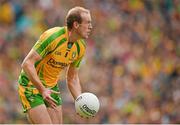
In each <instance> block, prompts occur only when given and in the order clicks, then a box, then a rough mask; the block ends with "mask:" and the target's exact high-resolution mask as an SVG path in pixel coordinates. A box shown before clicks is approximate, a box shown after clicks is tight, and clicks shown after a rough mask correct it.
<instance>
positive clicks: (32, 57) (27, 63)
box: [21, 49, 59, 108]
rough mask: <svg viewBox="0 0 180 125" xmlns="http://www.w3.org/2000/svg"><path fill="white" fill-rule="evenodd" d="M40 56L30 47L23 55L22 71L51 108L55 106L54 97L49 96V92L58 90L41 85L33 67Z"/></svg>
mask: <svg viewBox="0 0 180 125" xmlns="http://www.w3.org/2000/svg"><path fill="white" fill-rule="evenodd" d="M41 58H42V57H41V56H40V55H39V54H38V53H37V52H36V51H35V50H34V49H31V51H30V52H29V54H28V55H27V56H26V57H25V59H24V61H23V63H22V65H21V67H22V69H23V70H24V72H25V73H26V74H27V76H28V78H29V80H30V81H31V82H32V83H33V85H34V86H35V87H36V88H37V89H38V91H39V92H40V93H41V94H42V96H43V98H44V99H45V100H46V101H47V102H48V103H49V104H50V105H51V107H52V108H55V107H56V103H55V101H54V99H53V98H52V97H51V96H50V94H51V93H56V94H58V93H59V92H55V91H53V90H50V89H47V88H45V87H44V86H43V84H42V82H41V80H40V79H39V77H38V75H37V71H36V69H35V66H34V64H35V62H37V61H39V60H41Z"/></svg>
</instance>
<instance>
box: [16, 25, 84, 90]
mask: <svg viewBox="0 0 180 125" xmlns="http://www.w3.org/2000/svg"><path fill="white" fill-rule="evenodd" d="M33 49H34V50H35V51H36V52H37V53H38V54H39V55H40V56H41V57H42V59H41V60H40V61H37V62H36V63H35V64H34V65H35V68H36V71H37V74H38V76H39V78H40V80H41V81H42V83H43V84H44V85H45V86H46V87H53V86H55V85H56V84H57V81H58V79H59V75H60V72H61V71H62V70H63V69H64V68H65V67H67V66H68V65H69V64H72V65H73V66H75V67H79V65H80V62H81V60H82V57H83V56H84V54H85V49H86V45H85V41H84V40H83V39H79V40H77V41H76V42H74V43H70V42H68V30H67V27H55V28H52V29H49V30H47V31H45V32H44V33H43V34H42V35H41V36H40V38H39V40H38V41H37V42H36V43H35V45H34V46H33ZM18 82H19V84H20V85H22V86H32V85H33V84H32V83H31V81H30V80H29V79H28V77H27V75H26V73H25V72H24V71H23V70H22V71H21V74H20V76H19V80H18Z"/></svg>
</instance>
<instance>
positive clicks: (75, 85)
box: [66, 64, 82, 100]
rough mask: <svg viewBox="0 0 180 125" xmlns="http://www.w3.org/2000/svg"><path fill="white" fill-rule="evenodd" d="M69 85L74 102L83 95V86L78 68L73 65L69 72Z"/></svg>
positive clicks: (67, 79)
mask: <svg viewBox="0 0 180 125" xmlns="http://www.w3.org/2000/svg"><path fill="white" fill-rule="evenodd" d="M66 81H67V85H68V88H69V90H70V92H71V94H72V96H73V98H74V100H75V99H76V98H77V97H78V95H80V94H81V92H82V90H81V84H80V80H79V76H78V68H77V67H75V66H74V64H71V65H70V66H69V68H68V70H67V78H66Z"/></svg>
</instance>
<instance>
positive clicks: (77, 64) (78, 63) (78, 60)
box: [72, 57, 83, 68]
mask: <svg viewBox="0 0 180 125" xmlns="http://www.w3.org/2000/svg"><path fill="white" fill-rule="evenodd" d="M82 59H83V57H81V58H79V59H77V60H76V61H74V62H73V63H72V65H73V66H74V67H76V68H79V67H80V64H81V62H82Z"/></svg>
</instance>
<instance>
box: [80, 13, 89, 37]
mask: <svg viewBox="0 0 180 125" xmlns="http://www.w3.org/2000/svg"><path fill="white" fill-rule="evenodd" d="M81 17H82V22H81V24H80V26H79V28H78V33H79V35H80V36H81V37H82V38H84V39H87V38H88V37H89V35H90V33H91V29H92V24H91V15H90V13H81Z"/></svg>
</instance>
